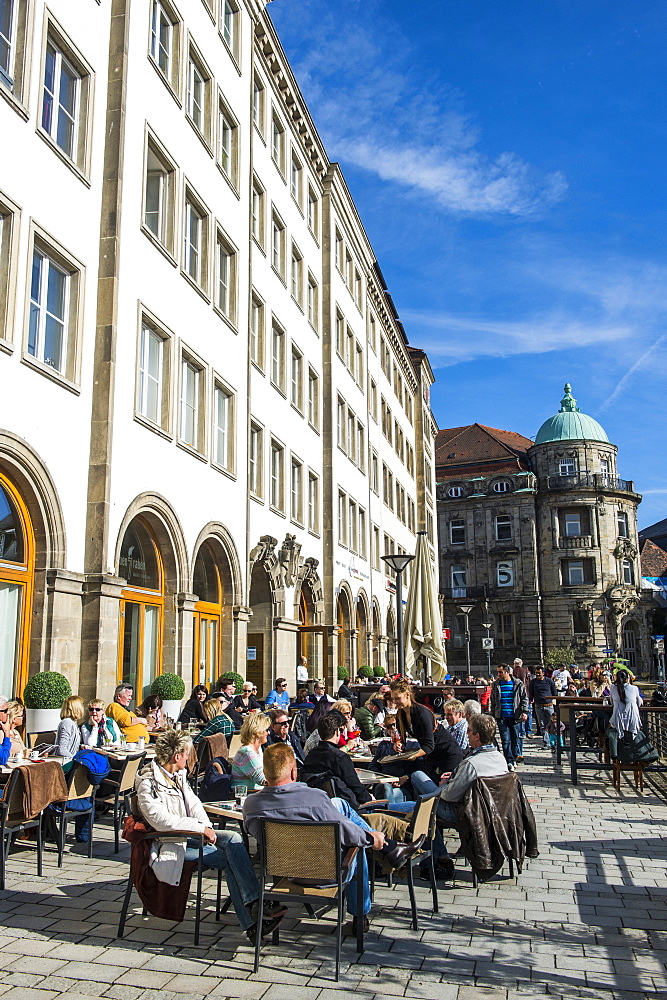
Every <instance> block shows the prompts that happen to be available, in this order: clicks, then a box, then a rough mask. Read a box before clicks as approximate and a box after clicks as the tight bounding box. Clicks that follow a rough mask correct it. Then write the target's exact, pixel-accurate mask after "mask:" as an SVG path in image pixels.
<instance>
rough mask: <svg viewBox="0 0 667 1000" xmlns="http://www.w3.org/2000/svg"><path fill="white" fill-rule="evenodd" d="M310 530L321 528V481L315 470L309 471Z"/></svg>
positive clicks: (315, 530) (316, 530)
mask: <svg viewBox="0 0 667 1000" xmlns="http://www.w3.org/2000/svg"><path fill="white" fill-rule="evenodd" d="M308 530H309V531H314V532H318V531H319V530H320V481H319V479H318V478H317V476H316V475H315V473H314V472H309V473H308Z"/></svg>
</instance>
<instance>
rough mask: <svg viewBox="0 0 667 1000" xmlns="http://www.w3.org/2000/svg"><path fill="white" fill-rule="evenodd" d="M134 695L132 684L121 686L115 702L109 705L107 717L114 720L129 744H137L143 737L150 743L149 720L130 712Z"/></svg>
mask: <svg viewBox="0 0 667 1000" xmlns="http://www.w3.org/2000/svg"><path fill="white" fill-rule="evenodd" d="M133 694H134V688H133V687H132V685H131V684H119V685H118V687H117V688H116V690H115V692H114V696H113V701H112V702H111V704H110V705H107V715H108V717H109V718H110V719H113V721H114V722H115V723H116V725H117V726H118V728H119V729H120V731H121V733H122V734H123V736H124V737H125V739H126V740H127V742H128V743H136V742H137V740H139V739H141V737H142V736H143V737H144V738H145V739H146V741H148V719H144V718H142V717H141V716H140V715H134V714H133V713H132V712H130V710H129V706H130V702H131V701H132V695H133Z"/></svg>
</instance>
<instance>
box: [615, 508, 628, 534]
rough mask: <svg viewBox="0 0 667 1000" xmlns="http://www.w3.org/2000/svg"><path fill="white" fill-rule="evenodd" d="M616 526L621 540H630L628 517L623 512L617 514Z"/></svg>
mask: <svg viewBox="0 0 667 1000" xmlns="http://www.w3.org/2000/svg"><path fill="white" fill-rule="evenodd" d="M616 525H617V531H618V537H619V538H629V536H630V535H629V529H628V515H627V514H626V513H625V511H623V510H619V511H618V512H617V514H616Z"/></svg>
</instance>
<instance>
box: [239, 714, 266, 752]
mask: <svg viewBox="0 0 667 1000" xmlns="http://www.w3.org/2000/svg"><path fill="white" fill-rule="evenodd" d="M270 725H271V720H270V719H269V717H268V716H266V715H262V714H261V713H260V712H254V713H253V714H252V715H247V716H246V717H245V719H244V720H243V725H242V726H241V734H240V735H241V745H242V746H244V747H247V746H248V744H249V743H252V741H253V740H256V739H257V737H258V736H261V735H262V733H265V732H266V731H267V729H268V728H269V726H270Z"/></svg>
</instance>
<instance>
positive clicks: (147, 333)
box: [137, 323, 164, 424]
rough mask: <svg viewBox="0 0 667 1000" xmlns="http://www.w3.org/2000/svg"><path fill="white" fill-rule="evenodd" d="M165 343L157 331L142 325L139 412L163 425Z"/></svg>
mask: <svg viewBox="0 0 667 1000" xmlns="http://www.w3.org/2000/svg"><path fill="white" fill-rule="evenodd" d="M163 351H164V341H163V339H162V337H160V335H159V334H157V333H156V332H155V330H151V328H150V327H149V326H146V324H145V323H142V326H141V340H140V344H139V387H138V395H139V398H138V400H137V410H138V411H139V413H140V414H141V415H142V416H143V417H146V419H147V420H151V421H152V422H153V423H154V424H161V423H162V365H163Z"/></svg>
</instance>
